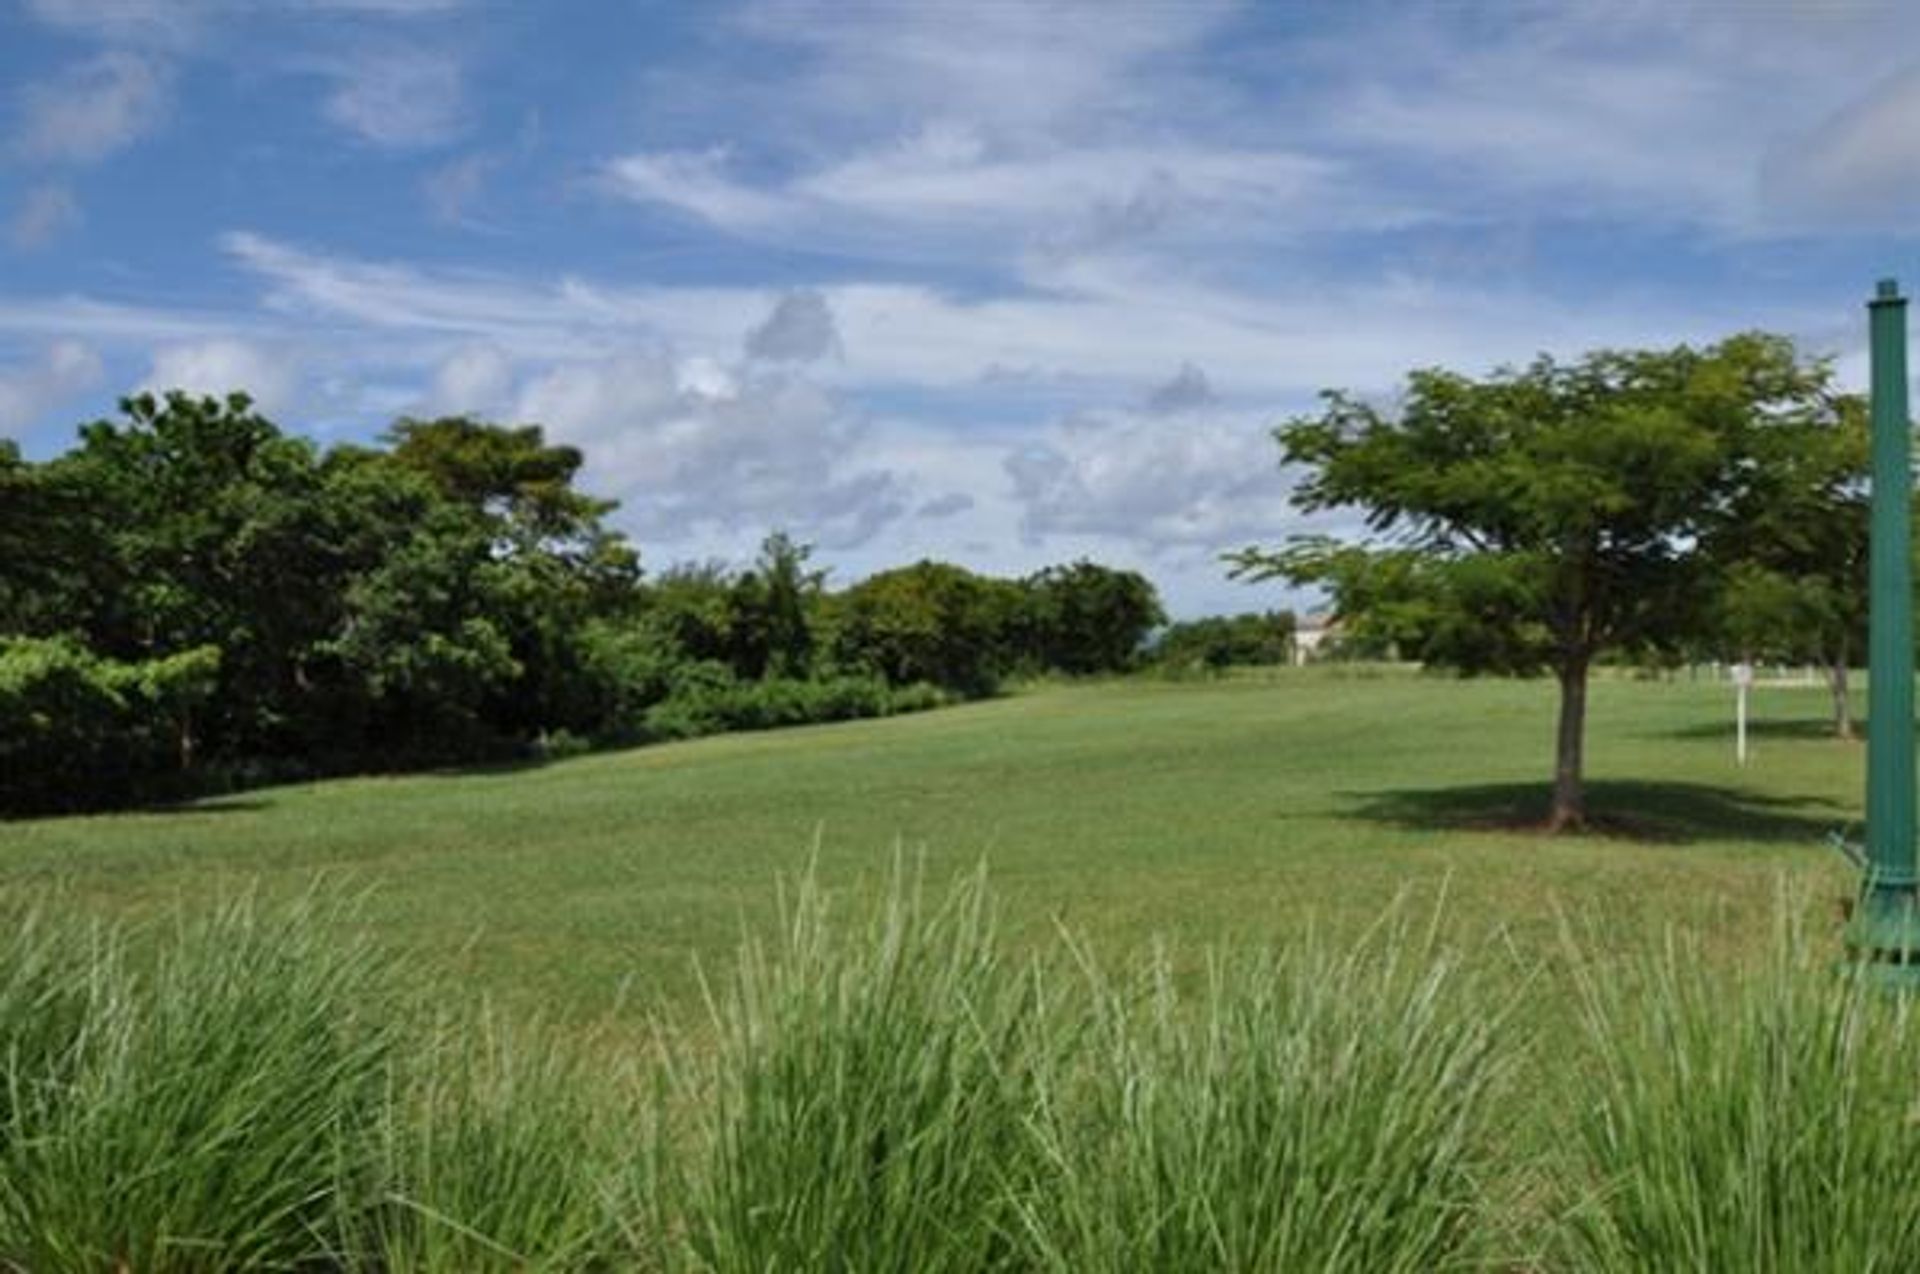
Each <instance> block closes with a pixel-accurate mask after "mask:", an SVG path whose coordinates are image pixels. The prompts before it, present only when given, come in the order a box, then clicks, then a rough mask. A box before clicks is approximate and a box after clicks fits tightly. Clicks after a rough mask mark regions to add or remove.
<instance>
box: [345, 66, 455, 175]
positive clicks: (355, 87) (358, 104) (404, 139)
mask: <svg viewBox="0 0 1920 1274" xmlns="http://www.w3.org/2000/svg"><path fill="white" fill-rule="evenodd" d="M328 71H329V74H330V75H331V76H332V78H333V80H334V88H333V92H332V93H331V94H329V95H328V97H327V100H326V107H325V109H326V116H327V118H328V119H330V120H332V121H333V122H334V123H335V124H338V125H339V126H340V127H342V128H344V129H347V130H348V131H349V132H351V133H354V134H355V135H357V136H359V137H361V138H362V139H364V140H366V141H369V142H372V143H373V144H374V145H376V146H384V147H389V148H392V149H396V150H397V149H407V148H412V147H422V146H434V145H439V144H440V143H443V142H447V141H450V140H452V139H453V138H454V137H455V136H457V135H458V134H459V132H460V130H461V128H462V126H463V124H464V112H465V101H466V82H465V74H464V70H463V68H462V66H461V64H460V61H459V60H458V59H457V58H455V57H454V56H453V55H451V54H449V53H446V52H442V51H437V50H425V49H387V50H382V51H378V52H367V53H363V54H362V55H361V56H358V57H355V58H353V59H351V60H348V61H343V62H340V63H337V64H336V65H334V66H332V67H330V68H328Z"/></svg>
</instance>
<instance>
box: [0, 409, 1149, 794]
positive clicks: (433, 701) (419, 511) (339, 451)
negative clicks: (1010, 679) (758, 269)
mask: <svg viewBox="0 0 1920 1274" xmlns="http://www.w3.org/2000/svg"><path fill="white" fill-rule="evenodd" d="M122 408H123V418H122V419H120V420H117V421H100V422H96V423H94V424H90V425H87V426H85V427H84V428H83V429H82V430H81V431H80V436H79V440H78V442H77V444H76V445H75V446H74V447H73V448H71V449H70V450H69V451H67V452H66V453H65V454H63V455H60V456H58V457H56V458H54V459H52V460H49V461H47V462H45V463H38V464H36V463H30V462H27V461H25V460H23V459H22V458H21V456H20V455H19V453H18V451H17V449H16V448H14V447H13V446H12V445H11V444H7V443H0V810H4V811H11V812H20V811H23V810H29V809H47V808H66V809H73V808H92V807H100V806H105V805H110V804H114V803H119V802H124V801H127V800H137V799H149V798H153V797H157V796H167V795H175V794H181V793H186V792H191V791H200V790H206V789H207V788H208V787H210V786H215V785H229V784H235V783H244V782H249V781H256V780H258V779H262V778H267V777H279V776H290V775H305V774H313V773H329V772H342V771H351V770H366V769H378V768H394V767H403V766H414V765H423V764H445V763H449V762H459V761H467V760H475V759H486V758H492V757H497V756H501V755H503V754H508V753H513V752H516V751H523V750H524V749H526V748H528V747H529V746H538V745H540V744H541V743H542V742H543V741H544V742H546V743H548V744H551V743H552V741H554V740H556V739H562V740H564V739H569V738H571V739H578V740H583V741H599V740H630V739H636V738H642V737H646V736H649V735H680V734H688V733H697V732H701V731H703V730H709V729H721V728H728V727H730V726H734V725H742V724H779V723H784V722H789V721H796V720H808V719H827V718H833V717H840V716H858V715H870V714H874V713H879V712H886V711H893V710H897V709H902V708H906V707H914V706H924V705H926V704H928V703H932V702H937V701H939V700H941V699H943V698H945V697H948V696H963V695H974V694H980V693H985V692H987V691H989V690H991V689H992V688H993V687H994V685H995V684H996V682H998V680H999V679H1000V678H1002V677H1004V676H1006V675H1008V674H1009V673H1012V672H1015V671H1018V670H1023V669H1032V670H1042V669H1059V670H1063V671H1067V672H1072V673H1089V672H1100V671H1108V670H1114V669H1119V668H1124V667H1126V666H1129V665H1130V664H1131V662H1132V661H1133V660H1134V659H1135V657H1136V654H1137V652H1138V651H1139V650H1140V648H1141V645H1142V642H1143V639H1144V638H1145V637H1146V635H1147V633H1148V632H1149V631H1151V630H1152V629H1154V628H1155V627H1157V626H1158V625H1159V624H1161V623H1162V622H1163V619H1162V614H1161V610H1160V605H1159V601H1158V598H1157V597H1156V595H1155V592H1154V589H1153V587H1152V585H1151V584H1150V583H1149V582H1148V581H1147V580H1145V579H1144V578H1143V577H1141V576H1140V575H1138V574H1135V573H1133V572H1127V571H1116V570H1110V569H1107V568H1105V567H1101V566H1097V565H1094V564H1092V563H1088V562H1078V563H1074V564H1072V565H1068V566H1060V567H1054V568H1050V569H1048V570H1044V571H1041V572H1039V573H1038V574H1036V575H1033V576H1030V577H1028V578H1026V579H1021V580H1005V579H994V578H989V577H985V576H981V575H977V574H974V573H972V572H970V571H967V570H965V569H963V568H961V567H958V566H953V565H948V564H944V563H938V562H921V563H919V564H916V565H913V566H908V567H903V568H901V569H898V570H893V571H887V572H883V573H881V574H879V575H876V576H873V577H871V578H869V579H866V580H864V581H862V582H860V583H858V584H856V585H854V586H852V587H850V588H846V589H842V590H839V591H834V590H831V589H829V588H828V587H827V584H826V579H825V575H824V573H823V572H821V571H819V570H816V569H814V568H813V567H812V566H811V565H810V563H809V560H808V551H807V549H806V548H805V546H803V545H799V544H796V543H794V542H793V541H791V540H789V539H788V538H786V537H785V536H782V535H775V536H773V537H771V538H769V539H768V540H767V542H766V544H765V546H764V549H763V551H762V553H761V555H760V558H759V560H758V561H756V562H755V563H754V564H752V565H751V566H750V567H747V568H745V569H739V570H734V569H728V568H723V567H718V566H705V567H682V568H678V569H674V570H669V571H666V572H664V573H662V574H660V575H658V576H657V577H655V578H652V579H648V578H645V577H643V575H642V572H641V569H640V562H639V558H638V555H637V554H636V552H635V550H634V548H633V546H632V545H631V544H629V543H628V542H627V541H626V539H625V538H624V537H623V536H621V535H620V534H619V533H618V532H616V531H614V530H612V529H611V528H610V527H609V526H608V524H607V516H608V514H609V513H611V512H612V510H613V508H614V505H613V504H612V503H610V502H608V501H603V500H597V499H594V498H592V497H590V496H588V495H586V494H584V493H583V492H581V491H580V490H579V489H578V487H577V486H576V484H575V479H576V477H577V475H578V473H579V470H580V466H581V463H582V456H581V454H580V453H579V452H578V451H577V450H574V449H573V448H570V447H564V446H556V445H553V444H550V443H549V442H548V441H547V440H546V439H545V438H544V436H543V435H542V432H541V430H540V429H539V428H538V427H534V426H525V427H502V426H498V425H492V424H486V423H482V422H479V421H475V420H471V419H467V418H459V417H456V418H447V419H439V420H401V421H400V422H399V423H397V424H396V425H395V426H394V427H393V428H392V429H391V430H390V431H389V432H388V433H387V434H386V435H385V436H384V438H383V439H382V440H381V444H380V445H377V446H360V445H340V446H334V447H329V448H325V449H322V448H319V447H317V446H316V445H315V444H314V443H312V442H311V441H309V440H307V439H305V438H301V437H297V436H291V435H288V434H286V433H283V432H282V431H281V430H280V429H279V428H278V427H276V426H275V425H274V424H273V423H272V422H271V421H269V420H268V419H266V418H265V417H264V416H262V415H261V414H260V413H259V412H257V411H256V410H255V409H254V408H253V405H252V404H251V403H250V402H249V401H248V400H247V398H246V397H245V396H244V395H234V396H232V397H229V398H227V399H225V400H214V399H209V398H199V397H189V396H186V395H180V394H171V395H167V396H166V397H164V398H154V397H151V396H142V397H138V398H133V399H129V400H127V401H126V402H124V403H123V404H122Z"/></svg>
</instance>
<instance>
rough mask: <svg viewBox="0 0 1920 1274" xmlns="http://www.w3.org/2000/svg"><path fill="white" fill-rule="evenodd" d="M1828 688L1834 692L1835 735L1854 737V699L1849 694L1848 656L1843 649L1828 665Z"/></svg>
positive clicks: (1836, 736) (1842, 737) (1838, 737)
mask: <svg viewBox="0 0 1920 1274" xmlns="http://www.w3.org/2000/svg"><path fill="white" fill-rule="evenodd" d="M1827 688H1828V689H1829V690H1831V691H1832V692H1833V737H1834V738H1836V739H1851V738H1853V701H1852V699H1851V698H1849V697H1848V695H1847V656H1846V652H1845V651H1844V650H1842V651H1841V652H1839V653H1838V654H1836V655H1835V656H1834V657H1833V662H1832V663H1830V664H1828V665H1827Z"/></svg>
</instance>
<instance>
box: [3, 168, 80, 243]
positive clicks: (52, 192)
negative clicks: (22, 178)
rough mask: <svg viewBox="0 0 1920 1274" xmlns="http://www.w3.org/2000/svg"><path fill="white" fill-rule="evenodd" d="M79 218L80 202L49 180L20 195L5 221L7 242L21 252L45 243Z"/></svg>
mask: <svg viewBox="0 0 1920 1274" xmlns="http://www.w3.org/2000/svg"><path fill="white" fill-rule="evenodd" d="M79 221H80V205H79V203H78V202H76V201H75V199H74V197H73V192H72V191H71V190H68V189H67V188H66V187H65V186H62V185H59V184H57V183H53V182H48V183H44V184H42V185H38V186H35V187H34V188H33V189H31V190H29V191H27V193H26V195H25V196H24V197H22V198H21V200H20V206H19V207H18V208H16V209H15V210H14V213H13V216H12V217H11V218H10V219H9V220H8V222H7V242H8V243H10V244H12V245H13V246H14V248H15V249H17V250H18V251H21V252H32V251H35V250H36V249H39V248H44V247H46V246H47V245H48V244H49V243H51V242H53V241H54V240H55V239H57V238H59V237H60V235H61V234H63V233H64V232H66V231H67V230H70V229H72V228H73V227H74V226H75V225H77V224H79Z"/></svg>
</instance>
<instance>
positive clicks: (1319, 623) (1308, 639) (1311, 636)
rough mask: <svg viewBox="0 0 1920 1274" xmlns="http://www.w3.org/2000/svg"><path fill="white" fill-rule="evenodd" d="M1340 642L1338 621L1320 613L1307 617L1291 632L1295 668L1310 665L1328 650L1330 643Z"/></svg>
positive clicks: (1334, 617) (1336, 618) (1333, 617)
mask: <svg viewBox="0 0 1920 1274" xmlns="http://www.w3.org/2000/svg"><path fill="white" fill-rule="evenodd" d="M1338 640H1340V620H1339V618H1338V617H1336V616H1334V615H1330V614H1328V613H1326V612H1324V611H1323V612H1321V613H1320V614H1317V615H1308V616H1306V617H1305V618H1304V619H1302V620H1301V621H1300V626H1299V627H1298V628H1295V629H1294V630H1293V663H1294V666H1295V667H1299V666H1300V665H1301V664H1307V663H1312V662H1313V661H1314V660H1316V659H1318V658H1320V657H1321V656H1322V655H1324V654H1325V653H1326V652H1327V651H1328V650H1329V649H1331V648H1332V643H1334V642H1336V641H1338Z"/></svg>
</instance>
